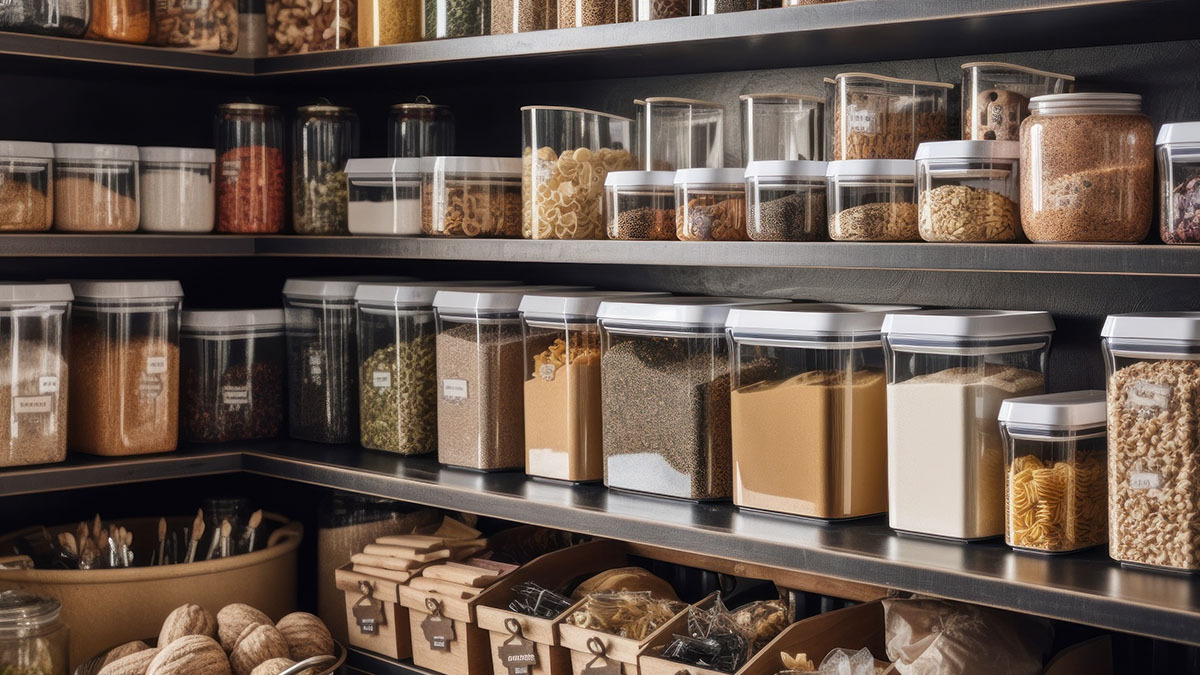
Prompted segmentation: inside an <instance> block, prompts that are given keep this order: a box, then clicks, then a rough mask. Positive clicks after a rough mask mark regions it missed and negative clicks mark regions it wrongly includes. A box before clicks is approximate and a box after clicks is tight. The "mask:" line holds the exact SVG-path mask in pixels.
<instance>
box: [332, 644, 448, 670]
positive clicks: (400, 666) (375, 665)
mask: <svg viewBox="0 0 1200 675" xmlns="http://www.w3.org/2000/svg"><path fill="white" fill-rule="evenodd" d="M346 670H347V671H348V672H350V673H366V675H438V674H437V673H435V672H433V671H431V670H425V669H424V668H418V667H417V666H415V665H413V662H412V659H404V660H403V661H397V660H395V659H389V658H388V657H386V656H380V655H379V654H372V653H371V652H366V651H363V650H361V649H355V648H353V647H351V648H349V649H347V650H346Z"/></svg>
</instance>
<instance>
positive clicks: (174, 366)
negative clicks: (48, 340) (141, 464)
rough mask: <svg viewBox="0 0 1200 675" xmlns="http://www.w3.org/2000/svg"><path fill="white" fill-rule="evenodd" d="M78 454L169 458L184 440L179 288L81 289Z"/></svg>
mask: <svg viewBox="0 0 1200 675" xmlns="http://www.w3.org/2000/svg"><path fill="white" fill-rule="evenodd" d="M71 287H72V290H73V291H74V293H75V306H74V308H73V310H72V315H71V343H70V344H71V348H70V351H69V354H70V357H71V359H70V364H71V376H70V387H69V394H70V401H69V403H70V411H71V414H70V418H69V421H70V446H71V449H72V450H74V451H77V452H86V453H90V454H93V455H106V456H118V455H142V454H147V453H153V452H169V451H171V450H174V449H175V446H176V444H177V442H178V440H179V433H178V430H179V426H178V425H179V307H180V304H181V303H182V302H183V287H182V286H180V285H179V282H178V281H73V282H71Z"/></svg>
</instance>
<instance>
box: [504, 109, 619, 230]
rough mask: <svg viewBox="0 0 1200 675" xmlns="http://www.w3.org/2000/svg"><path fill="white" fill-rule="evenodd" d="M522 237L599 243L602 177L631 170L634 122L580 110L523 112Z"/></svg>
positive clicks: (522, 110) (602, 224)
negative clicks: (590, 240)
mask: <svg viewBox="0 0 1200 675" xmlns="http://www.w3.org/2000/svg"><path fill="white" fill-rule="evenodd" d="M521 122H522V126H521V144H522V146H524V148H525V149H524V151H523V152H522V155H521V202H522V205H523V209H522V215H523V221H522V222H523V225H522V228H521V233H522V235H524V237H525V238H526V239H603V238H604V232H605V228H604V217H603V215H602V213H601V204H602V203H603V201H604V179H605V177H606V176H607V175H608V172H609V171H626V170H629V169H632V168H633V155H632V154H630V152H629V150H630V147H631V143H632V138H633V120H630V119H628V118H625V117H617V116H615V115H608V114H605V113H599V112H594V111H591V110H580V109H578V108H555V107H545V106H525V107H524V108H521Z"/></svg>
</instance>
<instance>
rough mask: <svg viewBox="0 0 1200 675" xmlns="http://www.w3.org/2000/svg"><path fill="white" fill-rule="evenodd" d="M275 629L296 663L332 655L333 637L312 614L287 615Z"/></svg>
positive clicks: (296, 613) (297, 613)
mask: <svg viewBox="0 0 1200 675" xmlns="http://www.w3.org/2000/svg"><path fill="white" fill-rule="evenodd" d="M275 627H276V628H278V629H279V632H280V633H282V634H283V637H284V639H286V640H287V643H288V651H289V652H290V654H291V657H292V658H293V659H295V660H296V661H303V660H305V659H310V658H312V657H314V656H329V655H331V654H333V636H332V635H330V634H329V629H328V628H326V627H325V624H324V622H322V621H321V620H320V619H318V618H317V617H315V616H313V615H312V614H308V613H307V612H295V613H293V614H288V615H287V616H285V617H283V618H282V619H280V620H279V623H278V624H276V625H275Z"/></svg>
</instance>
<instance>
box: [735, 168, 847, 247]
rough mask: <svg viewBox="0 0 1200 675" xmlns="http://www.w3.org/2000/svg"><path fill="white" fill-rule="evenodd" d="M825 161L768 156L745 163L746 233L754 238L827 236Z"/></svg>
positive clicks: (817, 239) (791, 238)
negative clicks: (776, 158)
mask: <svg viewBox="0 0 1200 675" xmlns="http://www.w3.org/2000/svg"><path fill="white" fill-rule="evenodd" d="M827 170H828V165H827V164H826V163H825V162H811V161H806V160H770V161H755V162H751V163H750V164H749V165H748V166H747V167H746V172H745V178H746V235H747V236H748V237H750V239H752V240H753V241H821V240H823V239H825V238H826V236H827V234H828V228H827V227H826V223H827V220H828V217H829V216H828V214H827V213H826V206H825V173H826V171H827Z"/></svg>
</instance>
